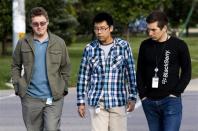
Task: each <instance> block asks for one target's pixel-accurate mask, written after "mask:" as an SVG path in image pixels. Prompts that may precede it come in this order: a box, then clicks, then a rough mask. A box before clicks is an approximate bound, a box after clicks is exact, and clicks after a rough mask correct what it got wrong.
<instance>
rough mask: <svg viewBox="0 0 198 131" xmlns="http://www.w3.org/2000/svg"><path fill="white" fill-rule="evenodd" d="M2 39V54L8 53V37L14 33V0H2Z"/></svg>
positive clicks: (0, 20)
mask: <svg viewBox="0 0 198 131" xmlns="http://www.w3.org/2000/svg"><path fill="white" fill-rule="evenodd" d="M0 9H1V10H0V16H1V17H0V29H1V30H0V39H1V44H2V52H1V54H2V55H6V54H7V41H8V37H9V36H11V35H12V1H11V0H1V1H0Z"/></svg>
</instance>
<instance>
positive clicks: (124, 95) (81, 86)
mask: <svg viewBox="0 0 198 131" xmlns="http://www.w3.org/2000/svg"><path fill="white" fill-rule="evenodd" d="M102 92H103V93H102ZM86 94H87V98H88V104H89V105H90V106H97V105H98V103H99V99H100V98H101V97H102V98H103V99H104V106H105V108H106V109H108V108H112V107H117V106H123V105H126V103H127V99H128V100H134V101H136V99H137V89H136V77H135V64H134V60H133V55H132V50H131V48H130V46H129V44H128V42H127V41H124V40H122V39H119V38H115V39H114V44H113V46H112V47H111V49H110V51H109V54H108V56H107V58H106V59H105V57H104V51H103V50H102V49H101V48H100V43H99V41H98V40H95V41H92V42H91V43H90V44H88V45H87V46H86V48H85V49H84V52H83V57H82V60H81V65H80V70H79V76H78V83H77V104H78V105H79V104H84V103H85V96H86Z"/></svg>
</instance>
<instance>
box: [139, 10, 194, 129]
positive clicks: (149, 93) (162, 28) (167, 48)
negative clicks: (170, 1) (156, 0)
mask: <svg viewBox="0 0 198 131" xmlns="http://www.w3.org/2000/svg"><path fill="white" fill-rule="evenodd" d="M146 22H147V31H148V35H149V37H150V38H149V39H146V40H144V41H143V42H142V43H141V46H140V49H139V56H138V64H137V88H138V92H139V97H140V99H141V100H142V106H143V109H144V113H145V115H146V118H147V121H148V125H149V130H150V131H179V128H180V124H181V118H182V101H181V93H183V91H184V90H185V88H186V86H187V85H188V83H189V81H190V79H191V60H190V54H189V50H188V47H187V44H186V43H185V42H184V41H182V40H180V39H178V38H176V37H172V36H169V35H168V33H167V25H168V19H167V16H166V15H165V14H164V13H163V12H161V11H154V12H152V13H151V14H150V15H149V16H148V17H147V19H146Z"/></svg>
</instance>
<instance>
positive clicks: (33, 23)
mask: <svg viewBox="0 0 198 131" xmlns="http://www.w3.org/2000/svg"><path fill="white" fill-rule="evenodd" d="M46 23H47V22H46V21H41V22H32V26H33V27H39V25H40V26H45V25H46Z"/></svg>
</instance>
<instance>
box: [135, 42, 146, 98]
mask: <svg viewBox="0 0 198 131" xmlns="http://www.w3.org/2000/svg"><path fill="white" fill-rule="evenodd" d="M144 66H145V63H144V50H143V43H142V44H141V46H140V49H139V53H138V61H137V89H138V93H139V97H140V99H142V98H143V97H145V96H146V91H147V89H146V87H145V75H144V72H145V67H144Z"/></svg>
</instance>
